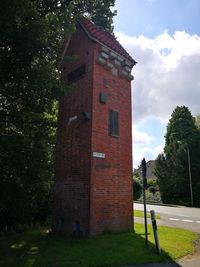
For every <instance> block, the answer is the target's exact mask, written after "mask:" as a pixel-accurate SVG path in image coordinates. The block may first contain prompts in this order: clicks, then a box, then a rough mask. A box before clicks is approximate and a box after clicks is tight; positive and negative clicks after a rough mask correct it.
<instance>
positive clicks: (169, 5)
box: [114, 0, 200, 167]
mask: <svg viewBox="0 0 200 267" xmlns="http://www.w3.org/2000/svg"><path fill="white" fill-rule="evenodd" d="M115 9H117V12H118V15H117V16H116V17H115V19H114V27H115V28H114V32H115V35H116V36H117V38H118V40H119V42H120V43H121V44H122V45H123V46H124V47H125V49H126V50H127V51H128V52H129V53H130V54H131V56H132V57H133V58H134V59H135V60H136V61H137V62H138V64H137V65H136V67H134V69H133V75H134V77H135V80H134V81H133V83H132V90H133V94H132V98H133V159H134V167H137V166H138V165H139V164H140V161H141V160H142V158H143V157H145V158H146V160H150V159H154V158H156V157H157V155H158V153H160V152H161V151H162V149H163V146H164V135H165V133H166V125H167V122H168V120H169V118H170V116H171V113H172V111H173V109H174V108H175V107H176V106H177V105H186V106H187V107H189V109H190V110H191V112H192V114H193V116H195V115H197V114H200V104H199V103H200V75H199V73H200V1H199V0H116V5H115Z"/></svg>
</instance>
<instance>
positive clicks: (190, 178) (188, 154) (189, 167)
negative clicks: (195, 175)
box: [187, 145, 193, 206]
mask: <svg viewBox="0 0 200 267" xmlns="http://www.w3.org/2000/svg"><path fill="white" fill-rule="evenodd" d="M187 156H188V171H189V180H190V197H191V205H192V206H193V192H192V173H191V163H190V150H189V146H188V145H187Z"/></svg>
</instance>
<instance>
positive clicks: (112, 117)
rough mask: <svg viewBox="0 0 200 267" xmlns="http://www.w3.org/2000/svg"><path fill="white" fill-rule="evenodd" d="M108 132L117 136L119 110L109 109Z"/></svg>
mask: <svg viewBox="0 0 200 267" xmlns="http://www.w3.org/2000/svg"><path fill="white" fill-rule="evenodd" d="M108 127H109V134H110V135H112V136H119V112H117V111H115V110H109V126H108Z"/></svg>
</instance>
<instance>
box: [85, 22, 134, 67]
mask: <svg viewBox="0 0 200 267" xmlns="http://www.w3.org/2000/svg"><path fill="white" fill-rule="evenodd" d="M80 24H81V25H82V27H83V28H84V29H85V31H86V32H87V33H88V35H89V36H91V37H92V38H94V39H96V40H97V41H98V42H100V43H102V44H104V45H105V46H107V47H109V48H111V49H112V50H114V51H115V52H117V53H118V54H120V55H121V56H124V57H125V58H126V59H128V60H130V61H132V62H134V63H136V62H135V60H134V59H133V58H132V57H131V56H130V55H129V54H128V52H127V51H126V50H125V49H124V48H123V47H122V46H121V44H120V43H119V42H118V41H117V39H116V38H115V37H114V36H113V35H112V34H111V33H109V32H107V31H105V30H103V29H102V28H100V27H98V26H97V25H95V24H94V23H93V22H91V21H90V20H89V19H87V18H85V17H82V18H81V19H80Z"/></svg>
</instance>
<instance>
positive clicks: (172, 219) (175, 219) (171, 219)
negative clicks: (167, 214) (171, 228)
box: [169, 218, 180, 221]
mask: <svg viewBox="0 0 200 267" xmlns="http://www.w3.org/2000/svg"><path fill="white" fill-rule="evenodd" d="M169 220H170V221H179V220H180V219H177V218H169Z"/></svg>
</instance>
